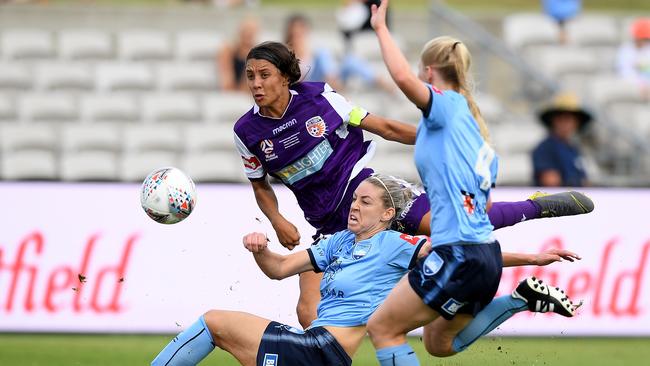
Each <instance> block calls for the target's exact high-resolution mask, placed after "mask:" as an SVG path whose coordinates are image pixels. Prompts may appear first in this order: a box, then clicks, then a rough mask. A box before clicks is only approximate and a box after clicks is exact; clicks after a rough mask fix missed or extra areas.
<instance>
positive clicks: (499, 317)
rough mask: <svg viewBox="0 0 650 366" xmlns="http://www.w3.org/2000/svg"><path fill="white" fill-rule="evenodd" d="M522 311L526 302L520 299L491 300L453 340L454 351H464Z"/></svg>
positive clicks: (502, 297)
mask: <svg viewBox="0 0 650 366" xmlns="http://www.w3.org/2000/svg"><path fill="white" fill-rule="evenodd" d="M524 310H528V306H527V305H526V302H525V301H524V300H522V299H515V298H514V297H512V296H511V295H504V296H501V297H498V298H496V299H493V300H492V301H491V302H490V303H489V304H488V305H487V306H486V307H485V309H483V310H481V311H480V312H479V313H478V314H476V317H475V318H474V320H472V321H471V322H470V323H469V324H467V326H466V327H465V328H463V330H462V331H460V333H458V335H457V336H456V338H454V342H453V343H452V347H453V349H454V351H455V352H461V351H464V350H465V348H467V347H469V345H470V344H472V343H474V342H475V341H476V340H477V339H479V338H480V337H482V336H484V335H486V334H488V333H490V332H491V331H492V330H493V329H494V328H496V327H498V326H499V325H500V324H501V323H503V322H505V321H506V320H508V319H510V317H512V316H513V315H515V314H517V313H519V312H521V311H524Z"/></svg>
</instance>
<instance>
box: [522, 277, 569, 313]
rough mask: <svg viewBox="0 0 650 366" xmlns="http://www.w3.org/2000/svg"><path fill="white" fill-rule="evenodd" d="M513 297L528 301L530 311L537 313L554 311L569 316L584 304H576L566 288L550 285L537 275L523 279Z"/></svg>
mask: <svg viewBox="0 0 650 366" xmlns="http://www.w3.org/2000/svg"><path fill="white" fill-rule="evenodd" d="M512 297H514V298H517V299H522V300H524V301H526V303H527V304H528V310H530V311H533V312H536V313H547V312H549V311H552V312H554V313H558V314H560V315H562V316H566V317H569V318H570V317H572V316H574V315H575V310H576V309H577V308H578V307H579V306H580V305H582V304H578V305H574V304H573V303H572V302H571V300H570V299H569V297H568V296H567V295H566V294H565V293H564V290H560V288H559V287H551V286H548V285H547V284H545V283H544V281H542V280H540V279H538V278H535V276H532V277H528V278H526V279H525V280H523V281H521V282H520V283H519V286H517V288H516V289H515V290H514V291H513V292H512Z"/></svg>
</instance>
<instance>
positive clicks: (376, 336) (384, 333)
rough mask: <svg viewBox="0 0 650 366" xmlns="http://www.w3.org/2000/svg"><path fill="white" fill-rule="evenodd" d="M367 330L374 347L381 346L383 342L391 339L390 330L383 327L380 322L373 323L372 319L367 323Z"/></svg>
mask: <svg viewBox="0 0 650 366" xmlns="http://www.w3.org/2000/svg"><path fill="white" fill-rule="evenodd" d="M367 329H368V336H369V337H370V340H371V341H372V344H374V345H378V344H381V343H382V341H383V340H386V339H390V338H391V337H392V334H390V328H387V327H385V326H384V325H383V324H382V323H381V322H378V321H375V320H374V319H373V318H372V317H371V318H370V320H369V321H368V324H367Z"/></svg>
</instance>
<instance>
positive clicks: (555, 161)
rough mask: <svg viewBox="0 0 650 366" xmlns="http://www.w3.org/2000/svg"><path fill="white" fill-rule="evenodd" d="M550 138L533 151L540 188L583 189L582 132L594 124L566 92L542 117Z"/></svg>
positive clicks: (536, 178)
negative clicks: (580, 142) (580, 143)
mask: <svg viewBox="0 0 650 366" xmlns="http://www.w3.org/2000/svg"><path fill="white" fill-rule="evenodd" d="M539 118H540V121H541V122H542V123H543V124H544V125H545V126H546V128H547V129H548V132H549V135H548V137H546V138H545V139H544V140H543V141H542V142H541V143H540V144H539V145H538V146H537V147H536V148H535V150H533V174H534V177H533V179H534V181H535V184H536V185H538V186H547V187H559V186H573V187H581V186H584V185H587V174H586V172H585V169H584V167H583V163H582V154H581V152H580V147H579V142H578V133H579V132H580V131H582V130H584V128H585V127H586V125H587V124H588V123H589V122H590V121H591V114H589V112H587V111H586V110H585V109H584V108H582V106H581V105H580V103H579V101H578V98H577V97H576V96H575V95H574V94H570V93H563V94H559V95H558V96H556V98H555V99H554V100H553V102H552V103H551V104H550V105H549V106H548V107H546V108H545V109H543V110H542V111H541V113H540V114H539Z"/></svg>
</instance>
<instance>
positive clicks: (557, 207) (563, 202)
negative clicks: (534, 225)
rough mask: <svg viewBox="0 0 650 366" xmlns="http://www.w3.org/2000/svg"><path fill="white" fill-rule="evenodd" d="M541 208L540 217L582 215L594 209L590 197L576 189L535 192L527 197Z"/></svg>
mask: <svg viewBox="0 0 650 366" xmlns="http://www.w3.org/2000/svg"><path fill="white" fill-rule="evenodd" d="M529 199H530V200H532V201H533V202H536V203H537V204H538V205H539V206H540V207H541V209H542V217H559V216H572V215H582V214H586V213H589V212H591V211H593V210H594V202H593V201H592V200H591V198H589V197H587V196H585V195H584V194H582V193H580V192H576V191H568V192H562V193H554V194H548V193H543V192H536V193H535V194H533V195H532V196H530V197H529Z"/></svg>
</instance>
